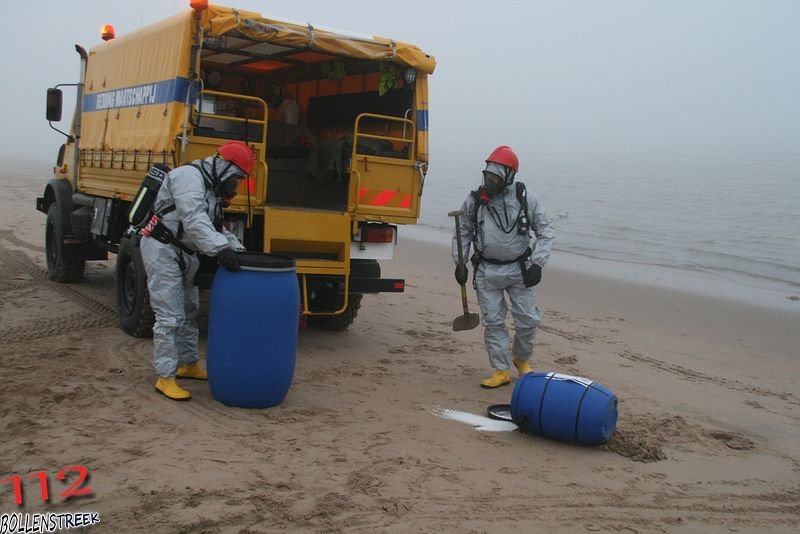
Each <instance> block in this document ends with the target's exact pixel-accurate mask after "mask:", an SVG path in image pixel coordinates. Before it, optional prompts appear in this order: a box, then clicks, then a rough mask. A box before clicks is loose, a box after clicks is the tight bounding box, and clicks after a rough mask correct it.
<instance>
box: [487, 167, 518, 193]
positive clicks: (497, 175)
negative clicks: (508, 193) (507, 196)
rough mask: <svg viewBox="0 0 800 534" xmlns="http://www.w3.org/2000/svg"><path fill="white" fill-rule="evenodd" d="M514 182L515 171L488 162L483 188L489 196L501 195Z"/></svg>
mask: <svg viewBox="0 0 800 534" xmlns="http://www.w3.org/2000/svg"><path fill="white" fill-rule="evenodd" d="M513 181H514V170H513V169H511V168H510V167H506V166H505V165H501V164H499V163H495V162H494V161H487V162H486V169H485V170H484V171H483V188H484V190H485V191H486V192H487V193H488V194H489V196H495V195H496V194H498V193H501V192H502V191H503V189H505V188H506V187H508V186H509V185H511V183H512V182H513Z"/></svg>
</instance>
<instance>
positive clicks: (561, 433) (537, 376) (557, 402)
mask: <svg viewBox="0 0 800 534" xmlns="http://www.w3.org/2000/svg"><path fill="white" fill-rule="evenodd" d="M511 419H512V421H514V423H516V424H517V425H518V426H519V427H520V428H521V429H522V430H524V431H527V432H533V433H534V434H538V435H540V436H544V437H548V438H553V439H557V440H559V441H566V442H567V443H581V444H583V445H597V444H600V443H605V442H606V441H608V440H609V439H611V436H612V435H613V434H614V430H615V429H616V426H617V396H616V395H614V393H613V392H611V391H610V390H608V389H607V388H605V387H603V386H601V385H600V384H598V383H597V382H593V381H591V380H588V379H586V378H581V377H577V376H570V375H562V374H559V373H528V374H526V375H523V376H521V377H520V379H519V380H517V384H516V386H514V393H513V394H512V395H511Z"/></svg>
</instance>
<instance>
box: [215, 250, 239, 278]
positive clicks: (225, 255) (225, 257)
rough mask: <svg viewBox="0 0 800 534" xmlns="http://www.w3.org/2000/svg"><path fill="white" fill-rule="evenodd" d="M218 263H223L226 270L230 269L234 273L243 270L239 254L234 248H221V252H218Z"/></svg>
mask: <svg viewBox="0 0 800 534" xmlns="http://www.w3.org/2000/svg"><path fill="white" fill-rule="evenodd" d="M217 263H219V264H220V265H222V266H223V267H224V268H225V270H226V271H230V272H232V273H235V272H237V271H241V270H242V268H241V266H240V265H239V256H238V255H237V254H236V251H234V250H233V249H232V248H225V249H222V250H220V251H219V254H217Z"/></svg>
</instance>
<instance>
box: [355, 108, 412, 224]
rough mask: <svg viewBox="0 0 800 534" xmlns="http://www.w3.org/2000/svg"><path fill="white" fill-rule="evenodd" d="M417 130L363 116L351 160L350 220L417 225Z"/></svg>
mask: <svg viewBox="0 0 800 534" xmlns="http://www.w3.org/2000/svg"><path fill="white" fill-rule="evenodd" d="M415 139H416V126H415V124H414V122H413V121H412V120H410V119H407V118H400V117H392V116H388V115H377V114H373V113H362V114H360V115H358V117H357V118H356V123H355V129H354V133H353V148H352V153H351V156H350V157H351V159H350V206H349V208H350V210H349V211H350V212H351V213H353V214H354V218H355V219H360V220H378V221H384V220H385V221H392V222H398V223H410V224H413V223H415V222H416V220H417V218H418V217H419V209H420V195H421V187H422V176H423V175H422V168H423V167H422V163H420V162H417V161H416V159H415V155H416V147H415Z"/></svg>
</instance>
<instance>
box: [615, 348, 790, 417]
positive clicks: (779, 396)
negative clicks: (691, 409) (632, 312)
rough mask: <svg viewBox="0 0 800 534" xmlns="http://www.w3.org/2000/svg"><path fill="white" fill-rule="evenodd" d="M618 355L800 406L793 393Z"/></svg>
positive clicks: (635, 355)
mask: <svg viewBox="0 0 800 534" xmlns="http://www.w3.org/2000/svg"><path fill="white" fill-rule="evenodd" d="M617 355H618V356H620V357H622V358H625V359H626V360H629V361H632V362H636V363H644V364H647V365H650V366H651V367H653V368H655V369H657V370H659V371H665V372H667V373H672V374H674V375H677V376H679V377H680V378H682V379H685V380H689V381H691V382H708V383H712V384H716V385H718V386H722V387H725V388H727V389H732V390H734V391H740V392H743V393H752V394H754V395H759V396H762V397H772V398H776V399H780V400H782V401H785V402H787V403H789V404H794V405H800V402H798V400H797V398H796V396H795V395H793V394H792V393H779V392H777V391H772V390H769V389H764V388H762V387H758V386H749V385H747V384H744V383H742V382H739V381H738V380H729V379H727V378H723V377H721V376H711V375H707V374H705V373H701V372H700V371H695V370H694V369H688V368H686V367H683V366H680V365H677V364H674V363H669V362H665V361H663V360H659V359H657V358H651V357H649V356H645V355H643V354H639V353H638V352H633V351H630V350H623V351H621V352H618V353H617Z"/></svg>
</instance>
